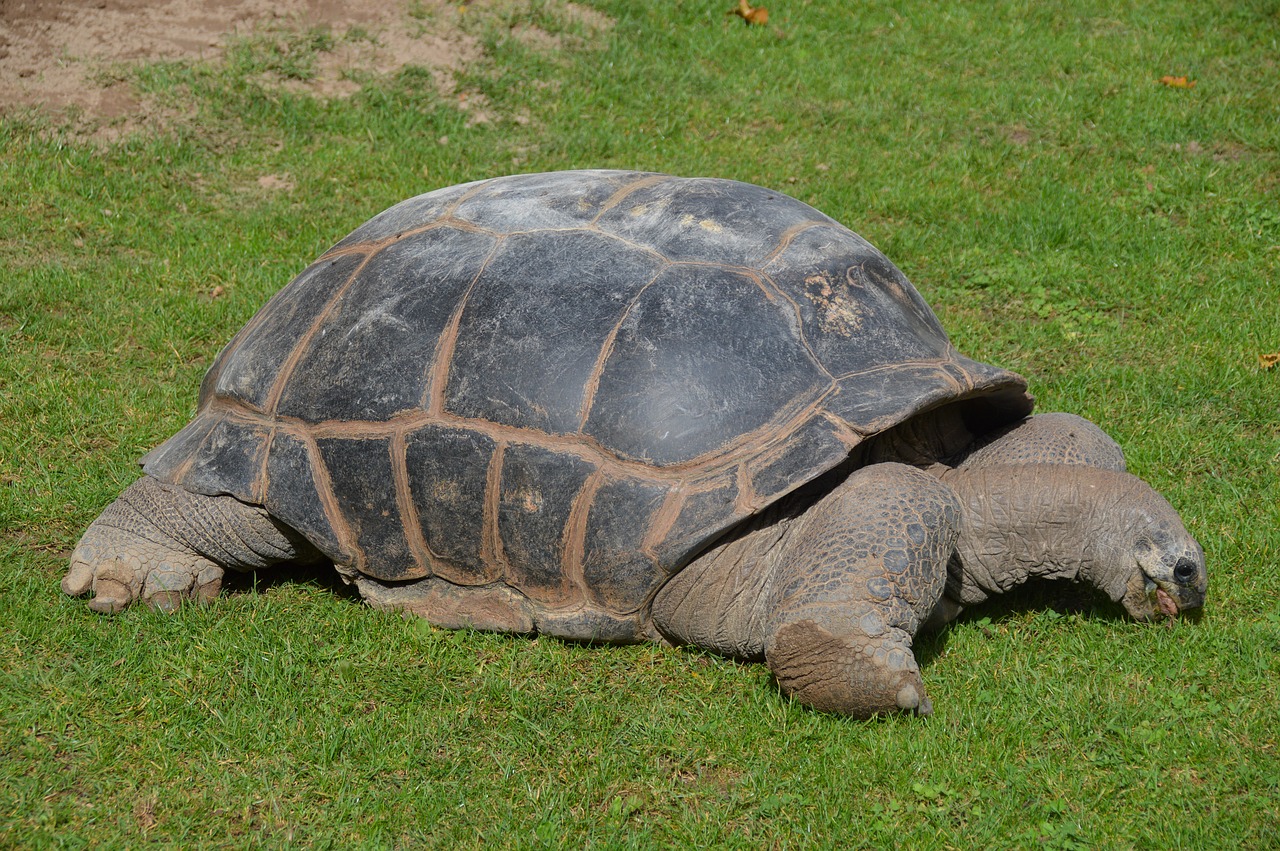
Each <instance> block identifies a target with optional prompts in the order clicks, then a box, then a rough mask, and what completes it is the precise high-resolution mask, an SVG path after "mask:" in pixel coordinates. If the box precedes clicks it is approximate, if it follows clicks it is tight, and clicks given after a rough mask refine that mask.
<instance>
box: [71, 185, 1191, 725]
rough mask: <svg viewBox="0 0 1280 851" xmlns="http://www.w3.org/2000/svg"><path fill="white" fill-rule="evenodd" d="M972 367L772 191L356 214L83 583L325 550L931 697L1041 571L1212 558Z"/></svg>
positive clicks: (835, 683) (458, 622)
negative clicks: (933, 638)
mask: <svg viewBox="0 0 1280 851" xmlns="http://www.w3.org/2000/svg"><path fill="white" fill-rule="evenodd" d="M1031 408H1032V399H1031V397H1030V396H1028V394H1027V392H1026V383H1025V381H1024V380H1023V379H1022V378H1021V377H1020V376H1018V375H1016V374H1014V373H1012V372H1008V371H1006V370H1004V369H1000V368H997V367H993V366H987V365H985V364H982V363H978V362H976V361H973V360H970V359H969V358H967V357H965V356H963V355H961V354H960V353H959V352H957V351H956V349H955V348H954V347H953V346H952V345H951V342H950V341H949V340H948V338H947V335H946V333H945V332H944V331H943V330H942V327H941V326H940V325H939V323H938V320H937V318H936V317H935V316H934V314H933V312H932V311H931V310H930V309H929V307H928V305H926V304H925V302H924V301H923V300H922V299H921V297H920V295H919V294H918V293H917V292H916V291H915V289H914V288H913V287H912V286H911V284H910V283H909V282H908V281H907V279H906V277H904V276H903V274H902V273H901V272H900V271H899V270H898V269H897V268H896V267H895V266H894V265H893V264H892V263H890V262H889V261H888V260H887V259H886V258H885V256H884V255H883V254H881V253H880V252H879V251H877V250H876V249H875V248H873V247H872V246H871V245H870V244H869V243H867V242H866V241H865V240H863V239H862V238H861V237H859V236H858V235H857V234H855V233H853V232H851V231H850V230H848V229H847V228H845V227H843V226H842V225H840V224H839V223H838V222H836V221H834V220H832V219H830V218H828V217H827V216H825V215H823V214H822V213H819V212H818V211H817V210H814V209H813V208H812V207H809V206H807V205H805V204H802V203H800V202H799V201H796V200H794V199H792V198H789V197H787V196H786V195H783V194H781V193H779V192H774V191H771V190H769V189H764V188H761V187H758V186H752V185H748V184H744V183H737V182H733V181H727V180H714V179H682V178H677V177H670V176H666V175H661V174H646V173H633V172H621V171H571V172H562V173H552V174H532V175H519V176H513V177H503V178H497V179H493V180H485V181H480V182H476V183H468V184H465V185H462V186H455V187H452V188H448V189H441V190H438V191H435V192H430V193H428V194H425V195H421V196H418V197H416V198H412V199H410V200H408V201H404V202H403V203H401V204H398V205H396V206H394V207H392V208H390V209H389V210H387V211H385V212H383V213H382V214H380V215H378V216H376V217H374V218H373V219H371V220H370V221H369V222H367V223H365V224H364V225H362V226H361V227H359V228H358V229H357V230H356V231H355V232H354V233H352V234H351V235H350V236H348V237H347V238H346V239H343V240H342V241H341V242H339V243H338V244H337V245H335V246H334V247H333V248H331V249H330V250H329V251H328V252H326V253H325V254H324V255H323V256H322V257H321V258H320V259H319V260H317V261H316V262H315V263H314V264H312V265H311V266H310V267H309V268H307V269H306V270H305V271H304V272H302V274H301V275H299V276H298V277H297V278H296V279H295V280H294V281H293V282H292V283H290V284H289V285H288V286H286V287H285V288H284V289H283V290H281V291H280V292H279V293H277V294H276V296H275V297H274V298H272V299H271V300H270V301H269V302H268V303H267V304H266V306H264V307H263V308H262V309H261V310H260V311H259V312H258V313H257V315H255V316H254V317H253V318H252V319H251V320H250V321H249V323H248V324H247V325H246V326H245V327H244V329H243V330H241V331H240V333H239V334H237V335H236V336H235V338H234V339H232V341H231V342H230V343H229V344H228V345H227V346H226V347H225V348H224V349H223V350H222V352H221V353H220V354H219V355H218V357H217V359H216V361H215V362H214V364H213V366H212V367H211V368H210V369H209V372H208V375H207V376H206V377H205V379H204V382H203V384H202V386H201V388H200V399H199V411H198V413H197V414H196V416H195V419H194V420H192V421H191V423H190V424H188V425H187V426H186V427H185V428H183V429H182V430H181V431H180V432H178V433H177V434H176V435H175V436H173V437H172V438H170V439H169V440H168V441H167V442H166V443H164V444H163V445H161V446H160V447H158V448H157V449H155V450H154V451H152V452H151V453H150V454H148V455H147V456H146V457H145V458H143V459H142V462H141V463H142V466H143V469H144V471H145V473H146V475H145V476H143V477H142V478H141V479H139V480H138V481H137V482H135V483H134V484H133V485H131V486H130V487H129V488H128V489H127V490H125V491H124V493H123V494H121V496H120V498H119V499H118V500H117V501H116V502H115V503H113V504H112V505H111V506H109V507H108V508H107V509H106V510H105V511H104V512H103V513H102V515H101V516H100V517H99V518H98V519H97V521H95V522H94V523H93V524H92V525H91V526H90V527H89V529H88V531H87V532H86V533H85V535H84V537H83V539H82V540H81V541H80V544H79V546H78V547H77V548H76V550H75V552H74V554H73V555H72V558H71V567H70V570H69V572H68V573H67V575H66V577H65V578H64V580H63V583H62V587H63V590H64V591H66V592H67V593H68V594H72V595H81V594H86V593H91V594H93V599H92V600H91V601H90V603H89V605H90V607H91V608H93V609H95V610H97V611H100V612H116V611H119V610H120V609H122V608H124V607H125V606H127V605H129V604H130V603H132V602H135V601H139V600H142V601H146V602H148V603H150V604H151V605H153V606H157V607H159V608H161V609H170V608H173V607H175V606H177V605H178V604H179V603H180V601H182V600H184V599H188V598H192V599H196V600H209V599H211V598H213V597H215V596H216V595H217V593H218V591H219V587H220V584H221V580H222V576H223V571H224V570H226V569H234V570H251V569H259V568H265V567H268V566H270V565H273V564H279V563H282V562H299V561H311V560H321V559H327V560H329V561H332V563H333V564H334V565H335V566H336V568H337V570H338V571H339V572H340V574H341V575H342V576H343V577H344V578H345V579H346V580H347V581H348V582H351V583H354V584H355V585H356V587H357V588H358V589H359V591H360V593H361V595H362V596H363V598H364V599H365V600H367V601H368V602H369V603H371V604H372V605H375V606H380V607H390V608H396V609H403V610H406V611H409V612H413V613H416V614H418V615H421V616H423V617H425V618H427V619H428V620H430V621H431V622H433V623H436V624H439V625H442V626H447V627H464V626H469V627H473V628H476V629H483V630H501V631H509V632H515V633H542V634H547V635H553V636H561V637H564V638H568V639H576V640H591V641H606V642H628V641H640V640H655V641H665V642H671V643H675V644H686V645H696V646H698V647H703V648H708V649H711V650H714V651H717V652H720V653H724V654H728V655H731V656H734V657H738V658H743V659H755V660H760V659H762V660H764V661H765V662H766V663H767V665H768V666H769V668H770V670H771V671H772V672H773V674H774V675H775V677H776V679H777V682H778V684H779V686H780V688H781V689H782V691H783V692H785V693H787V694H790V695H794V696H795V697H796V698H797V699H798V700H800V701H802V702H803V703H806V704H808V705H810V706H813V707H816V708H819V709H823V710H829V711H835V712H843V713H848V714H852V715H857V716H870V715H873V714H876V713H880V712H886V711H896V710H908V711H914V712H917V713H919V714H927V713H928V712H929V711H930V709H931V704H930V701H929V700H928V698H927V697H926V695H925V690H924V686H923V684H922V682H921V678H920V672H919V668H918V666H917V663H916V660H915V658H914V656H913V655H912V649H911V645H912V639H913V637H914V636H915V634H916V633H917V631H918V630H920V629H922V628H930V627H936V626H938V625H940V624H944V623H946V622H947V621H949V620H950V619H952V618H954V617H955V616H956V615H957V614H958V613H959V612H960V611H961V610H962V609H963V608H964V607H967V606H972V605H973V604H975V603H979V602H981V601H982V600H984V599H986V598H987V597H989V596H990V595H993V594H997V593H1000V592H1004V591H1007V590H1009V589H1010V588H1011V587H1013V586H1016V585H1018V584H1020V583H1022V582H1024V581H1025V580H1027V579H1028V578H1030V577H1056V578H1067V579H1072V580H1077V581H1079V582H1082V583H1086V584H1087V585H1089V586H1092V587H1093V588H1096V589H1098V590H1100V591H1101V592H1102V593H1103V594H1105V595H1106V596H1107V597H1109V598H1110V599H1112V600H1117V601H1119V602H1121V603H1122V604H1123V605H1124V607H1125V609H1126V610H1127V611H1128V612H1129V614H1130V615H1132V616H1133V617H1135V618H1138V619H1150V618H1154V617H1158V616H1161V615H1169V616H1172V615H1173V614H1175V613H1177V612H1178V611H1180V610H1185V609H1192V608H1197V607H1199V606H1201V605H1202V604H1203V601H1204V594H1205V585H1206V575H1205V565H1204V554H1203V551H1202V550H1201V548H1200V546H1199V545H1198V544H1197V543H1196V541H1195V540H1194V539H1193V538H1192V537H1191V535H1189V534H1188V533H1187V531H1186V530H1185V529H1184V527H1183V524H1182V522H1181V521H1180V519H1179V517H1178V514H1177V513H1176V512H1175V511H1174V510H1173V508H1171V507H1170V505H1169V504H1168V503H1167V502H1166V501H1165V500H1164V499H1163V498H1161V497H1160V496H1159V495H1158V494H1157V493H1156V492H1155V491H1154V490H1153V489H1151V488H1150V487H1149V486H1148V485H1146V484H1145V483H1144V482H1142V481H1141V480H1140V479H1138V478H1136V477H1134V476H1131V475H1129V474H1127V473H1125V472H1123V469H1124V458H1123V455H1122V454H1121V452H1120V449H1119V447H1118V446H1117V445H1116V444H1115V443H1114V442H1113V441H1112V440H1111V439H1110V438H1109V437H1108V436H1107V435H1106V434H1104V433H1103V432H1102V431H1101V430H1100V429H1099V428H1097V427H1096V426H1094V425H1092V424H1091V423H1089V422H1087V421H1085V420H1083V419H1080V418H1078V417H1074V416H1071V415H1068V414H1041V415H1036V416H1032V415H1031Z"/></svg>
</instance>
